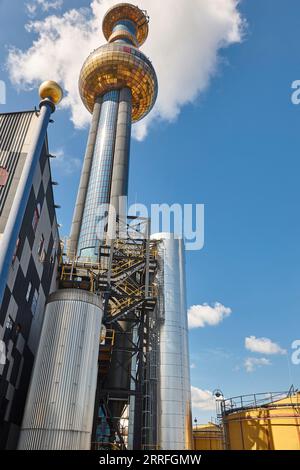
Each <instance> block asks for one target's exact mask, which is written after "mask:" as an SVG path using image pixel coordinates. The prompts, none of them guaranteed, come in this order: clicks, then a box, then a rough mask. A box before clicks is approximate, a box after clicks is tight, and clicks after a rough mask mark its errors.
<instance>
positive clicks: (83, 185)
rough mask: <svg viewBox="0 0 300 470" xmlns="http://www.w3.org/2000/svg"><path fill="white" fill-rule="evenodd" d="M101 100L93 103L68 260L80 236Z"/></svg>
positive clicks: (73, 253)
mask: <svg viewBox="0 0 300 470" xmlns="http://www.w3.org/2000/svg"><path fill="white" fill-rule="evenodd" d="M101 104H102V98H101V97H98V98H97V99H96V101H95V105H94V110H93V117H92V122H91V127H90V132H89V138H88V142H87V147H86V152H85V157H84V161H83V167H82V172H81V178H80V183H79V190H78V194H77V199H76V206H75V210H74V215H73V221H72V227H71V234H70V239H69V246H68V256H69V258H70V259H73V258H75V256H76V253H77V246H78V239H79V234H80V228H81V224H82V217H83V210H84V205H85V200H86V194H87V190H88V185H89V179H90V173H91V167H92V162H93V155H94V150H95V143H96V138H97V131H98V124H99V118H100V112H101Z"/></svg>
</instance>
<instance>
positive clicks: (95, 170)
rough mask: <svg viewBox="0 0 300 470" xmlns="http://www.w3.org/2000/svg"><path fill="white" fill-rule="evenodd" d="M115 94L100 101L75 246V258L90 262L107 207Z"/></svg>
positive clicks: (115, 108)
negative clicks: (84, 199) (98, 116)
mask: <svg viewBox="0 0 300 470" xmlns="http://www.w3.org/2000/svg"><path fill="white" fill-rule="evenodd" d="M119 95H120V92H119V90H114V91H110V92H108V93H106V95H105V96H104V97H103V102H102V108H101V114H100V120H99V124H98V132H97V139H96V144H95V149H94V155H93V164H92V168H91V177H90V183H89V187H88V192H87V196H86V202H85V208H84V215H83V220H82V226H81V231H80V237H79V244H78V256H80V257H83V258H94V257H95V256H97V254H98V246H99V242H100V240H101V232H102V231H104V227H102V224H101V222H102V217H101V215H102V208H103V207H104V205H106V204H109V201H110V189H111V179H112V170H113V160H114V150H115V138H116V129H117V119H118V109H119Z"/></svg>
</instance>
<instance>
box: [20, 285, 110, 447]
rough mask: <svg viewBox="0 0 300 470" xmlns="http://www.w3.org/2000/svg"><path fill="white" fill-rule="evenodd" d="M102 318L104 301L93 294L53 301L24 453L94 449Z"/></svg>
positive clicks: (69, 293) (66, 293)
mask: <svg viewBox="0 0 300 470" xmlns="http://www.w3.org/2000/svg"><path fill="white" fill-rule="evenodd" d="M102 315H103V312H102V306H101V300H100V299H99V297H97V296H96V295H94V294H91V293H89V292H85V291H81V290H74V289H66V290H61V291H57V292H56V293H54V294H52V295H51V296H50V298H49V301H48V304H47V306H46V312H45V320H44V325H43V329H42V334H41V340H40V344H39V348H38V352H37V356H36V361H35V365H34V370H33V374H32V379H31V384H30V389H29V393H28V397H27V402H26V408H25V414H24V419H23V424H22V429H21V434H20V440H19V445H18V448H19V449H23V450H48V449H51V450H89V449H90V446H91V432H92V425H93V412H94V403H95V393H96V382H97V368H98V353H99V338H100V328H101V321H102Z"/></svg>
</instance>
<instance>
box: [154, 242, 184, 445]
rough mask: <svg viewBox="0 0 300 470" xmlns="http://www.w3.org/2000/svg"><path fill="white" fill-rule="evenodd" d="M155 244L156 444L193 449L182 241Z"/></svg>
mask: <svg viewBox="0 0 300 470" xmlns="http://www.w3.org/2000/svg"><path fill="white" fill-rule="evenodd" d="M152 239H155V240H159V243H158V264H159V268H158V279H157V280H158V285H159V291H160V295H159V303H158V308H159V316H160V319H161V327H160V340H159V343H160V365H159V393H158V396H159V404H158V420H159V423H158V436H159V438H158V445H159V447H160V448H161V449H164V450H189V449H193V439H192V420H191V385H190V364H189V345H188V324H187V307H186V285H185V254H184V243H183V240H179V239H176V238H175V237H174V235H173V234H168V233H162V234H157V235H153V236H152Z"/></svg>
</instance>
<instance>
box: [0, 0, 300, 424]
mask: <svg viewBox="0 0 300 470" xmlns="http://www.w3.org/2000/svg"><path fill="white" fill-rule="evenodd" d="M175 1H176V0H175ZM65 3H68V8H69V5H70V4H72V6H74V7H78V6H88V5H89V1H83V0H82V1H70V2H65ZM63 8H66V7H63ZM239 11H240V12H241V13H242V15H243V17H244V18H245V19H246V21H247V28H246V33H245V37H244V40H243V42H242V43H241V44H236V45H232V46H231V47H228V48H226V49H224V50H222V51H221V58H222V60H221V61H220V62H221V63H220V64H219V66H218V71H217V73H216V74H215V76H214V77H213V78H212V80H211V81H210V84H209V87H208V88H207V90H206V91H205V92H204V93H201V94H200V95H199V96H198V98H197V99H195V100H194V102H193V103H192V104H188V105H186V106H183V107H182V108H181V113H180V115H179V117H178V119H177V120H176V121H175V122H172V123H169V122H166V121H161V122H160V123H159V125H158V124H155V122H154V123H153V124H152V126H151V128H150V130H149V133H148V136H147V138H146V139H145V140H143V141H142V142H138V141H136V140H133V142H132V153H131V171H130V183H129V184H130V194H129V196H130V199H131V200H132V201H135V200H138V201H139V202H144V203H146V204H150V203H162V202H166V203H181V204H183V203H203V204H205V247H204V249H203V250H201V251H199V252H193V251H191V252H188V253H187V293H188V306H192V305H201V304H205V303H208V304H214V303H215V302H220V303H221V304H223V305H224V306H226V307H228V308H230V309H231V310H232V313H231V315H230V316H228V317H227V318H225V319H224V321H223V322H221V323H220V324H218V325H216V326H205V327H204V328H195V329H193V330H191V333H190V354H191V363H192V364H193V368H192V369H191V376H192V385H193V386H194V387H197V388H199V389H201V390H209V391H213V390H214V389H217V388H220V389H221V390H222V391H223V392H224V394H225V395H226V396H227V397H230V396H235V395H240V394H248V393H254V392H265V391H276V390H286V389H288V388H289V387H290V385H291V384H292V383H294V385H296V386H299V371H300V366H296V365H293V364H292V363H291V360H290V356H291V353H292V350H291V343H292V342H293V341H294V340H296V339H299V338H300V328H299V312H300V246H299V240H300V216H299V209H298V207H299V201H300V185H299V175H300V157H299V155H300V147H299V138H298V136H299V129H300V106H295V105H293V104H292V103H291V93H292V90H291V84H292V82H293V81H294V80H297V79H300V61H299V54H298V44H299V39H300V38H299V36H300V3H299V2H298V1H297V0H286V1H283V0H243V1H242V2H241V3H240V5H239ZM46 14H47V13H45V12H41V11H39V13H38V15H41V17H44V16H45V15H46ZM58 14H59V13H58ZM38 17H39V16H38ZM27 21H28V16H27V14H26V12H25V8H24V6H23V2H22V4H21V2H19V1H17V0H9V1H8V0H2V1H1V0H0V62H1V64H2V67H1V69H0V79H1V80H4V81H5V82H6V84H7V104H6V105H0V112H8V111H15V110H21V109H31V108H32V106H33V105H37V104H38V97H37V93H36V91H32V92H25V91H19V92H18V91H17V90H16V88H15V87H14V86H13V85H12V84H11V83H10V81H9V78H8V75H7V71H6V70H5V67H4V64H5V62H6V58H7V53H8V49H7V47H8V45H14V46H16V47H18V48H21V49H23V50H25V49H27V48H28V47H30V46H31V44H32V40H33V38H34V35H33V34H32V33H28V32H26V31H25V29H24V25H25V23H26V22H27ZM178 41H180V37H178ZM74 42H76V41H74ZM99 44H100V42H99ZM193 47H197V46H196V45H195V46H193ZM89 52H90V51H86V53H87V54H88V53H89ZM45 53H46V51H45ZM49 78H51V77H49ZM75 79H76V78H75ZM54 119H55V124H54V125H53V126H52V127H51V128H50V131H49V142H50V150H51V151H52V152H55V151H59V150H61V151H63V152H64V155H65V157H64V160H63V162H64V163H63V164H59V163H56V165H55V166H54V167H53V178H54V179H55V180H57V181H59V183H60V186H59V187H58V188H57V189H56V191H55V198H56V202H57V203H58V204H60V205H62V209H61V210H60V211H59V213H58V218H59V221H60V223H62V225H63V228H62V233H61V234H62V235H67V234H68V232H69V226H70V222H71V218H72V212H73V206H74V201H75V196H76V191H77V185H78V181H79V176H80V161H81V160H82V157H83V154H84V149H85V144H86V139H87V130H75V129H74V127H73V124H72V123H71V122H70V115H69V112H68V111H64V110H60V111H57V113H56V114H55V117H54ZM68 162H69V163H68ZM249 336H255V337H257V338H261V337H266V338H269V339H271V340H272V341H273V342H275V343H277V344H279V345H280V346H281V347H282V348H284V349H285V350H287V354H285V355H284V354H272V355H268V354H267V355H266V354H261V353H255V352H254V353H253V352H251V351H249V350H248V351H247V350H246V349H245V344H244V343H245V338H246V337H249ZM249 357H251V358H252V357H254V358H259V359H261V358H263V357H264V358H267V359H268V360H269V361H270V362H271V364H270V365H266V366H262V367H258V368H256V369H255V370H254V371H253V372H247V371H246V369H245V367H244V362H245V360H246V359H247V358H249ZM194 414H195V416H197V418H198V420H199V421H201V422H205V421H206V420H207V419H209V417H210V416H211V415H213V414H214V412H213V411H210V410H205V409H200V408H198V409H197V408H195V410H194Z"/></svg>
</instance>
